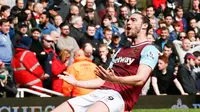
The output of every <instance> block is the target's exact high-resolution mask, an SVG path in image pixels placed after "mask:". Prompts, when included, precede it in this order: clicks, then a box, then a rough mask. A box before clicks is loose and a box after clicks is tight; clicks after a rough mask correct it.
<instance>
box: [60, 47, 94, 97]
mask: <svg viewBox="0 0 200 112" xmlns="http://www.w3.org/2000/svg"><path fill="white" fill-rule="evenodd" d="M95 69H96V65H95V64H94V63H92V60H91V59H90V58H87V57H85V55H84V52H83V51H82V50H80V49H79V50H77V51H75V55H74V63H73V64H72V65H70V66H69V67H68V68H67V72H68V73H69V74H73V75H74V76H75V78H76V79H77V80H91V79H95V78H98V77H97V76H96V75H95V73H94V70H95ZM92 91H93V89H84V88H79V87H76V86H72V85H70V84H68V83H67V82H64V83H63V94H64V95H65V96H72V97H75V96H80V95H85V94H88V93H90V92H92Z"/></svg>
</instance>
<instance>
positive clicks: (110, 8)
mask: <svg viewBox="0 0 200 112" xmlns="http://www.w3.org/2000/svg"><path fill="white" fill-rule="evenodd" d="M108 14H109V15H110V16H111V17H114V16H115V9H114V7H108Z"/></svg>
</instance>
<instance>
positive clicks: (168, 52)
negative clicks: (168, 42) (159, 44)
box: [163, 46, 172, 57]
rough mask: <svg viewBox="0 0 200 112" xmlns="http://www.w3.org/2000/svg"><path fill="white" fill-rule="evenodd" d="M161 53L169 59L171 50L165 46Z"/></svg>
mask: <svg viewBox="0 0 200 112" xmlns="http://www.w3.org/2000/svg"><path fill="white" fill-rule="evenodd" d="M163 53H164V55H165V56H166V57H169V56H170V55H171V54H172V49H171V48H168V47H166V46H165V47H164V52H163Z"/></svg>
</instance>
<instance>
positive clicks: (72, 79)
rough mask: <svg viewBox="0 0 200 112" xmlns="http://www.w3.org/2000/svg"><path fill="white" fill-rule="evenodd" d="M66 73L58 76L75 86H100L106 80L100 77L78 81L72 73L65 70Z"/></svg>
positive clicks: (90, 87)
mask: <svg viewBox="0 0 200 112" xmlns="http://www.w3.org/2000/svg"><path fill="white" fill-rule="evenodd" d="M64 73H65V74H66V76H64V75H58V77H59V78H60V79H63V80H64V81H66V82H68V83H69V84H71V85H73V86H77V87H82V88H86V89H97V88H100V87H101V86H102V85H103V84H104V82H105V81H104V80H102V79H100V78H97V79H92V80H87V81H78V80H76V79H75V77H74V75H71V74H69V73H67V72H64Z"/></svg>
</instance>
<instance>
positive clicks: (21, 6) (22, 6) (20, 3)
mask: <svg viewBox="0 0 200 112" xmlns="http://www.w3.org/2000/svg"><path fill="white" fill-rule="evenodd" d="M16 5H17V7H18V8H20V9H23V8H24V0H18V1H17V4H16Z"/></svg>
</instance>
